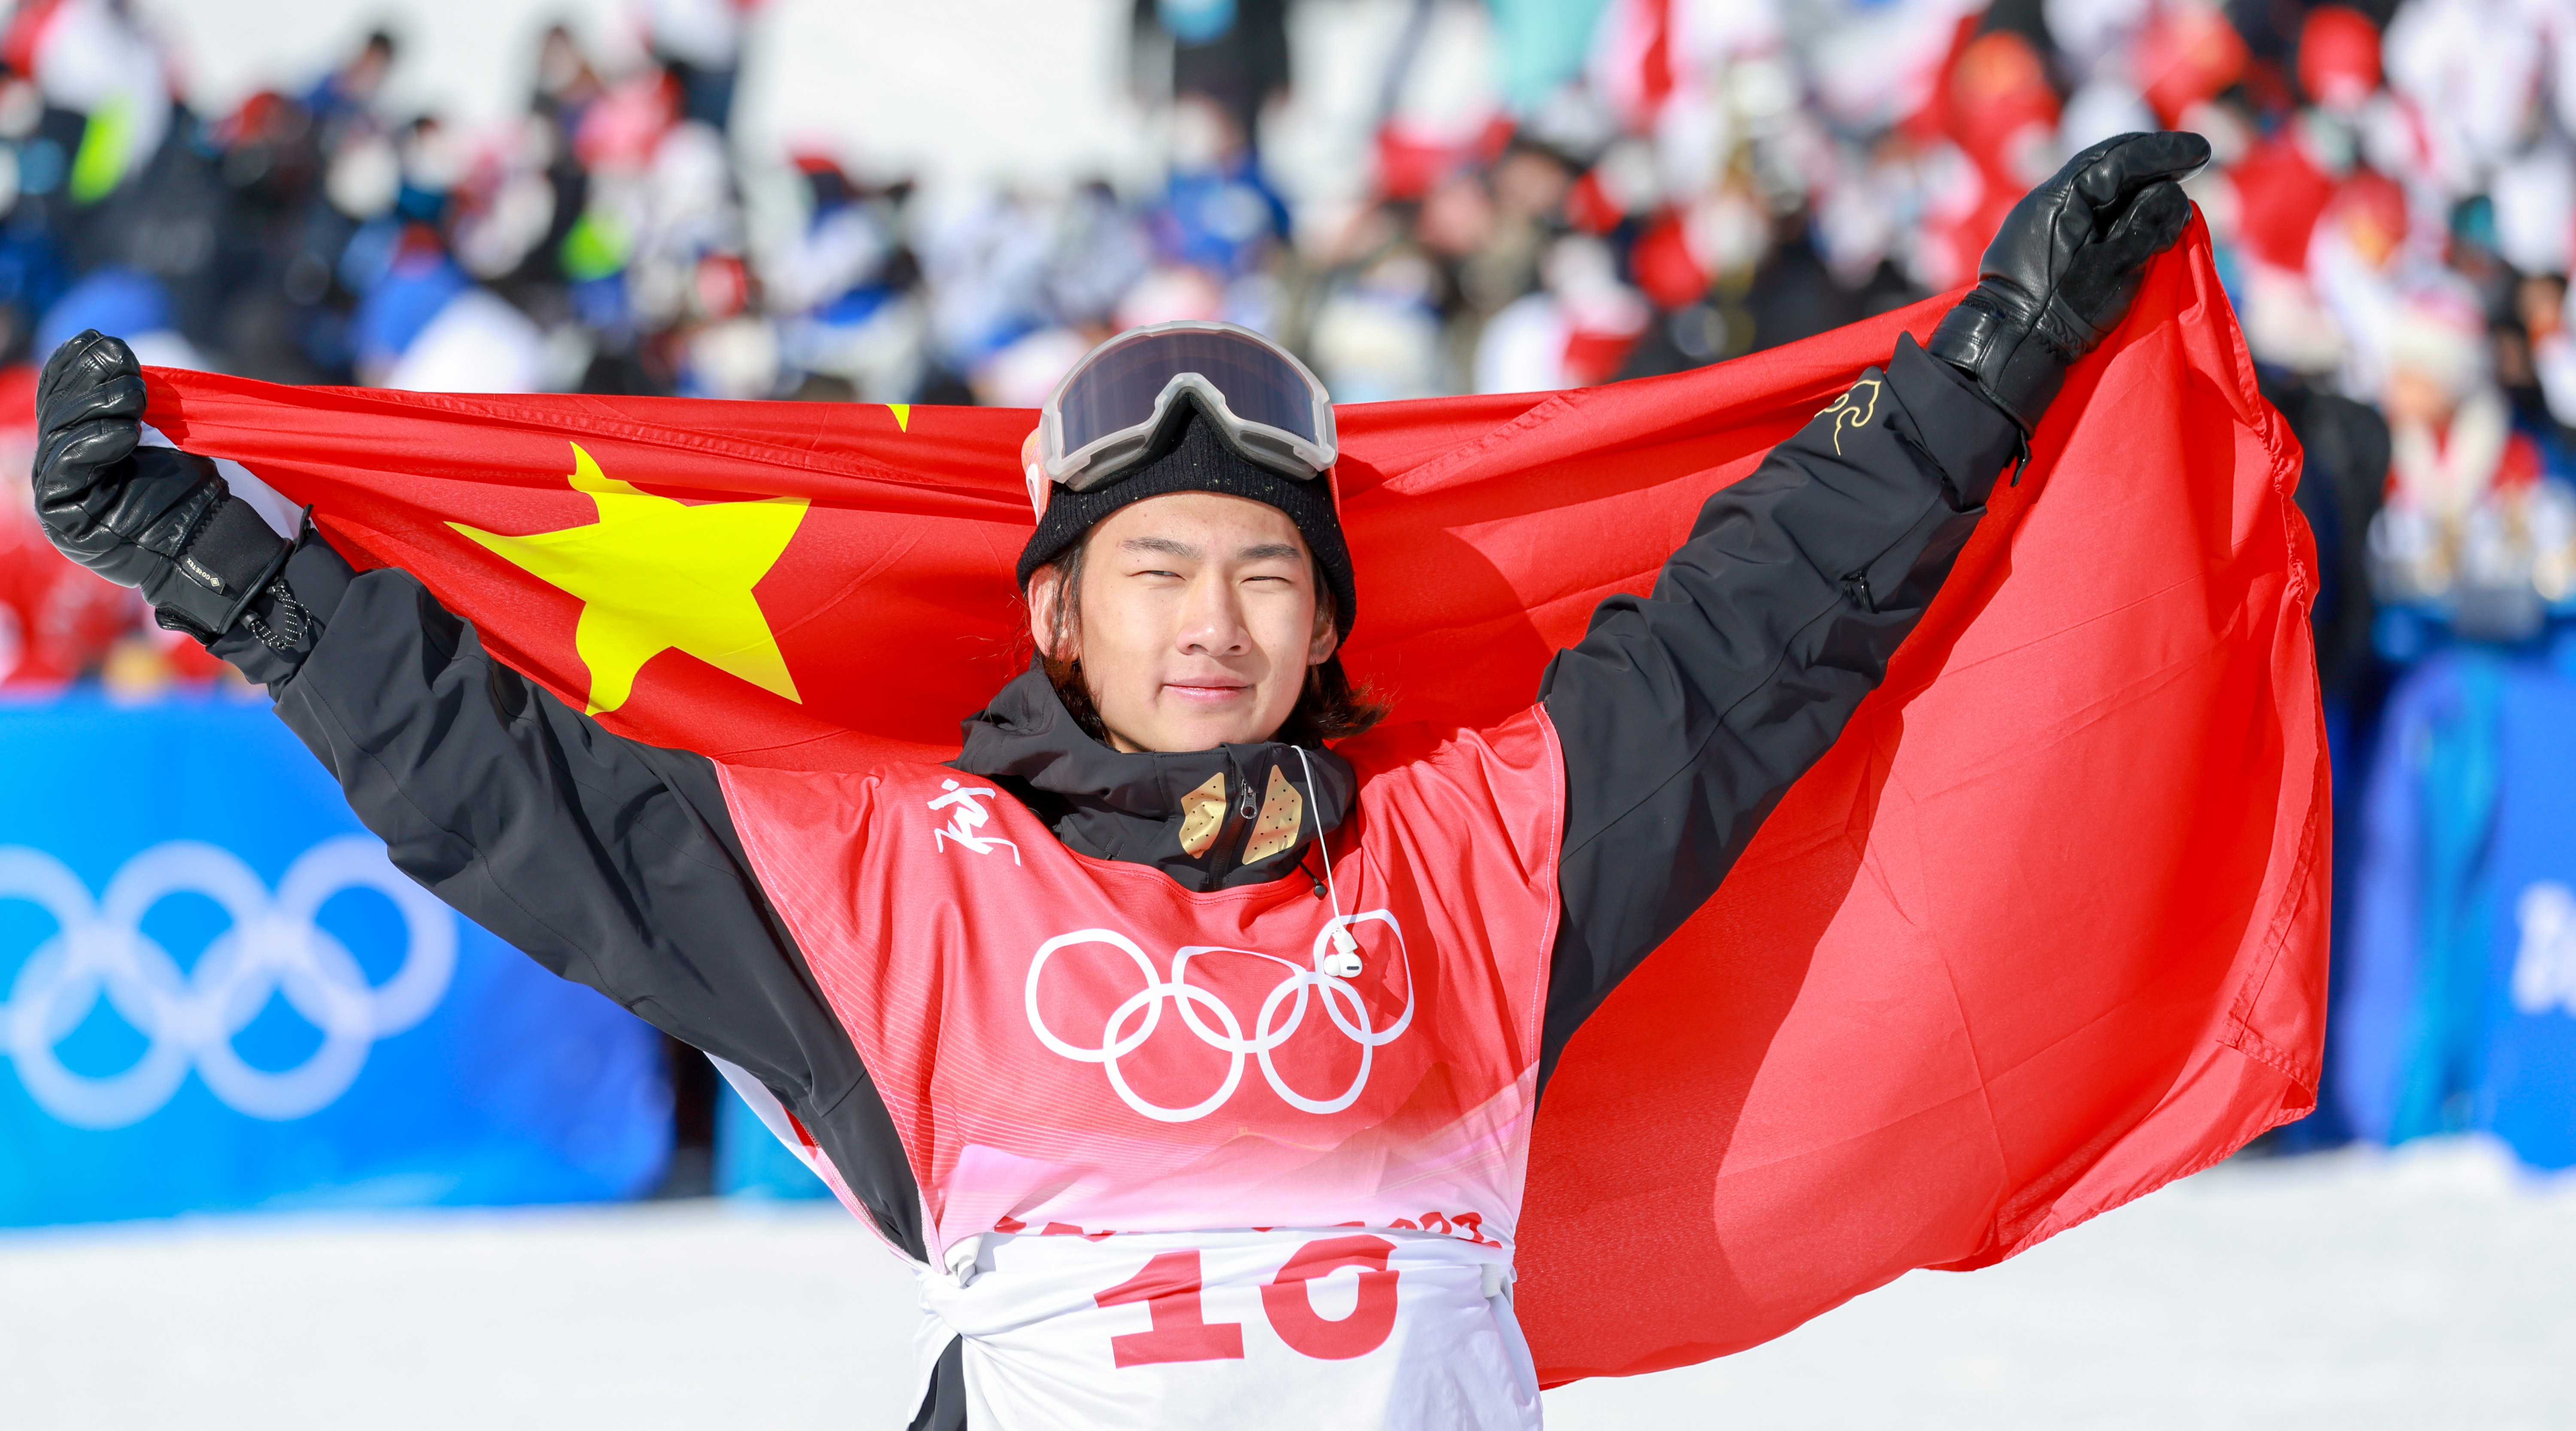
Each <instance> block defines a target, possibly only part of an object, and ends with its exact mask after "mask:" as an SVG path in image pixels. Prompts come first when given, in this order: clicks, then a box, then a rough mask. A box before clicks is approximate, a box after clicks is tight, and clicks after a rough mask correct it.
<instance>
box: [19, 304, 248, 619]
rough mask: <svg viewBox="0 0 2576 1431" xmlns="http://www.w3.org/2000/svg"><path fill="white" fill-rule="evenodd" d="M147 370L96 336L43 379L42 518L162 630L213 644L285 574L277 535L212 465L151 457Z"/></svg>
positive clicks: (56, 538)
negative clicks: (151, 613) (140, 599)
mask: <svg viewBox="0 0 2576 1431" xmlns="http://www.w3.org/2000/svg"><path fill="white" fill-rule="evenodd" d="M143 403H144V395H143V369H142V367H141V366H140V365H139V364H137V363H136V362H135V361H134V350H133V349H131V348H128V347H127V346H125V343H124V340H122V339H119V338H110V337H108V336H106V335H104V334H102V333H100V332H99V331H98V330H96V329H90V330H88V331H86V332H84V333H82V334H80V335H79V336H78V337H75V338H73V339H72V340H71V341H69V342H67V343H65V344H63V345H62V346H61V347H60V348H57V349H55V350H54V355H53V357H51V358H49V359H47V360H46V362H45V370H44V373H43V374H42V375H41V376H40V377H39V378H38V379H37V381H36V426H37V431H38V437H37V442H36V470H35V489H36V517H37V519H38V520H39V521H41V522H43V523H44V526H45V535H46V536H48V537H51V538H52V539H53V543H54V545H55V546H56V547H57V548H59V549H60V550H61V551H62V554H63V555H65V556H67V557H70V558H71V559H72V560H73V561H76V562H79V563H80V564H81V565H82V566H85V567H88V568H89V569H90V570H91V571H94V572H97V573H98V574H99V575H101V576H103V577H106V578H107V579H108V580H110V581H112V582H115V583H117V584H118V585H119V586H134V587H141V588H142V589H143V596H144V599H145V600H147V601H149V602H151V603H152V605H153V608H154V610H155V611H156V612H157V613H158V614H159V616H160V620H161V623H162V624H163V625H164V626H168V627H171V628H173V629H175V630H181V631H186V632H188V633H189V634H191V635H194V636H197V637H199V638H201V639H211V638H213V637H215V636H219V635H221V634H223V633H224V632H225V631H228V630H230V629H231V628H232V625H233V623H234V622H235V621H237V620H239V619H240V618H241V614H242V612H243V611H244V610H245V609H246V608H248V607H249V605H250V603H251V600H252V598H254V597H256V596H257V595H258V594H259V593H260V591H261V589H262V588H264V587H266V586H267V585H268V583H269V582H270V580H271V579H273V578H274V577H275V576H276V575H277V573H278V570H279V569H280V568H282V567H283V566H285V564H286V557H287V554H288V552H290V551H291V550H293V548H292V546H291V545H290V544H289V543H288V542H286V541H285V540H283V539H281V538H280V537H279V536H278V535H277V534H276V533H275V532H273V531H270V530H269V528H268V524H267V523H266V522H264V521H262V520H261V519H260V516H259V514H258V513H257V512H255V511H253V510H251V508H250V506H249V504H247V503H244V502H241V501H238V500H236V499H235V498H234V497H233V495H232V489H231V488H230V487H229V486H228V485H227V484H226V483H225V481H224V479H223V477H222V476H221V475H220V474H218V473H217V472H216V471H215V464H213V463H212V462H209V461H207V460H206V459H205V458H202V457H197V456H193V455H191V454H189V453H185V452H179V451H176V450H174V449H172V448H167V447H143V446H140V445H139V444H140V443H141V440H142V436H143Z"/></svg>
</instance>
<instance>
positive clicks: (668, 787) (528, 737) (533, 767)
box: [37, 333, 922, 1257]
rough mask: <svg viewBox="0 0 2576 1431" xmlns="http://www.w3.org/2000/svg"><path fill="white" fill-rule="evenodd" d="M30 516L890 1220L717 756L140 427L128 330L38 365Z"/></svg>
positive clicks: (494, 906) (874, 1100) (846, 1080)
mask: <svg viewBox="0 0 2576 1431" xmlns="http://www.w3.org/2000/svg"><path fill="white" fill-rule="evenodd" d="M38 406H39V413H38V420H39V424H40V426H41V427H42V429H43V431H44V439H43V441H42V443H41V445H40V447H39V452H38V461H37V495H38V503H39V514H40V516H41V517H42V518H43V519H44V521H45V524H46V527H47V529H48V531H49V533H51V534H52V535H54V537H55V540H56V543H57V545H59V546H62V547H63V548H64V550H65V551H66V553H67V554H69V555H71V556H72V557H73V559H74V560H76V561H82V562H83V563H84V564H85V565H89V566H91V567H92V569H93V570H98V571H100V572H101V574H102V575H106V576H108V577H110V579H112V580H121V581H124V582H125V583H126V584H128V585H141V586H142V587H143V589H144V592H145V594H146V596H147V597H150V598H151V599H152V600H153V601H154V603H155V607H156V609H157V610H158V611H159V612H160V613H161V614H162V617H163V624H165V625H173V626H178V627H181V628H183V629H187V630H189V631H190V632H191V633H192V634H195V635H197V636H198V637H199V638H200V639H203V640H205V641H206V642H207V645H208V649H210V650H212V651H213V652H214V653H215V654H216V655H218V656H221V657H223V658H224V659H225V660H227V661H230V662H232V663H233V664H234V665H235V666H236V667H238V668H239V669H240V670H241V671H242V673H243V674H244V675H246V676H248V677H249V678H250V679H252V680H254V681H257V682H260V683H261V684H263V685H265V686H267V688H268V690H269V694H270V696H271V697H272V698H273V699H274V700H275V701H276V703H277V713H278V715H279V717H280V718H281V719H283V720H284V721H285V722H286V724H287V725H288V726H289V727H290V728H292V729H293V730H294V731H295V733H296V735H297V736H299V737H301V738H302V739H303V741H304V743H305V745H306V746H307V747H309V748H310V749H311V750H312V751H313V753H314V754H315V755H316V756H318V757H320V759H321V761H322V763H323V764H324V765H326V766H328V767H329V768H330V770H331V772H332V774H333V775H335V776H336V777H338V779H339V781H340V785H341V788H342V789H343V790H344V791H345V792H346V793H347V795H348V799H349V804H350V807H351V808H352V809H353V810H355V811H356V812H357V815H358V818H359V819H360V820H361V821H362V822H364V823H365V824H366V826H367V828H368V829H370V830H373V831H374V832H375V833H376V834H377V835H379V836H381V837H383V839H384V841H385V843H386V845H387V847H388V849H389V851H390V853H391V855H392V857H393V861H394V864H395V865H396V866H397V867H398V868H400V869H401V870H402V871H403V872H404V873H405V874H407V875H409V876H411V877H412V878H413V879H415V880H418V881H419V882H420V883H421V884H422V885H424V886H426V887H428V888H429V889H430V890H431V891H432V892H433V893H435V894H437V895H438V896H439V897H440V898H441V899H443V900H445V901H446V902H447V903H448V904H450V905H452V906H454V907H455V908H456V909H457V910H458V911H460V912H462V913H463V914H465V915H466V916H467V917H468V918H470V919H472V920H474V921H475V922H476V923H478V924H480V925H482V926H483V927H484V928H486V929H489V930H491V931H492V932H493V933H494V934H497V935H499V936H500V937H501V938H503V939H506V940H508V941H509V942H511V943H512V944H515V945H517V946H518V947H519V948H521V949H523V950H525V951H527V953H528V954H530V955H531V956H533V957H535V958H536V960H537V961H538V962H539V963H542V964H544V965H545V966H546V967H547V968H549V969H551V970H553V971H554V972H555V973H557V974H560V975H562V976H563V977H565V978H567V979H573V980H577V981H579V982H581V983H584V984H588V985H590V986H591V987H592V988H595V989H598V990H599V991H600V992H602V993H604V994H606V995H607V996H609V997H610V998H612V999H615V1000H616V1001H617V1002H618V1003H620V1004H622V1005H624V1006H625V1007H627V1008H629V1009H631V1010H633V1011H634V1012H635V1013H636V1014H638V1015H640V1016H641V1017H643V1018H644V1019H646V1020H648V1021H649V1022H651V1023H653V1024H654V1025H655V1026H657V1027H659V1028H661V1029H662V1030H664V1031H665V1032H667V1033H670V1034H671V1035H673V1036H674V1037H677V1038H679V1039H681V1040H683V1041H685V1042H687V1043H690V1044H693V1045H695V1046H696V1047H698V1048H702V1049H704V1050H706V1051H707V1052H709V1053H712V1054H715V1055H716V1056H718V1057H720V1058H724V1059H727V1060H729V1061H731V1062H733V1063H736V1064H739V1065H741V1066H742V1067H744V1068H746V1069H748V1070H750V1071H751V1073H752V1074H753V1075H754V1076H756V1077H758V1078H759V1079H760V1080H761V1081H762V1082H763V1083H764V1084H766V1085H767V1086H768V1087H769V1088H770V1089H771V1090H772V1091H773V1092H775V1093H776V1094H778V1095H779V1097H780V1099H781V1101H782V1102H784V1103H785V1104H786V1105H787V1106H788V1108H789V1109H791V1110H793V1111H794V1112H795V1113H796V1114H797V1116H798V1117H799V1118H800V1119H802V1120H803V1121H804V1122H805V1123H806V1125H807V1126H808V1127H809V1128H810V1129H811V1130H812V1131H813V1132H814V1134H815V1136H816V1140H817V1142H818V1143H820V1144H821V1145H822V1146H823V1148H824V1150H825V1151H826V1152H827V1153H828V1154H829V1155H830V1156H831V1157H832V1159H833V1162H834V1164H835V1165H836V1166H837V1167H838V1168H840V1169H841V1171H842V1174H843V1176H844V1177H845V1179H846V1180H847V1181H848V1182H849V1184H850V1187H851V1190H852V1191H853V1192H854V1193H856V1194H857V1195H858V1196H859V1197H860V1199H861V1200H862V1201H864V1202H865V1203H867V1205H868V1206H869V1208H870V1210H871V1211H872V1212H874V1214H875V1216H876V1221H877V1223H878V1225H879V1227H880V1228H881V1229H882V1230H883V1231H884V1232H885V1234H886V1236H887V1238H888V1240H890V1241H892V1242H894V1243H895V1244H896V1245H898V1246H901V1247H904V1248H906V1249H907V1250H909V1251H910V1252H912V1254H913V1255H914V1256H916V1257H917V1256H920V1255H921V1253H922V1240H921V1226H920V1222H921V1215H920V1198H919V1195H918V1194H917V1192H916V1191H915V1189H914V1187H913V1182H912V1177H911V1172H910V1169H909V1165H908V1164H907V1163H906V1162H905V1159H904V1156H903V1153H902V1148H901V1145H900V1143H899V1142H898V1140H897V1139H896V1136H895V1131H894V1126H893V1123H892V1121H891V1120H890V1119H889V1118H888V1117H887V1115H886V1112H885V1105H884V1102H883V1100H882V1099H881V1098H880V1097H879V1096H878V1094H877V1092H876V1089H875V1087H874V1085H873V1084H872V1083H871V1082H870V1081H869V1078H868V1075H867V1071H866V1070H865V1069H864V1068H863V1067H862V1066H861V1065H860V1062H859V1057H858V1053H857V1050H856V1049H855V1048H853V1047H852V1046H851V1043H850V1041H849V1038H848V1036H847V1035H846V1034H844V1033H843V1032H842V1030H841V1028H840V1025H839V1023H838V1021H837V1020H835V1019H834V1018H833V1017H832V1015H831V1013H830V1011H829V1009H828V1008H827V1007H826V1006H825V1004H824V1002H823V999H822V996H821V993H820V991H819V990H818V989H817V988H816V987H815V984H814V981H813V978H812V975H811V974H810V972H809V971H808V970H807V968H806V965H805V962H804V960H803V958H802V957H801V955H800V954H799V953H798V951H797V949H796V947H795V944H794V941H793V940H792V939H791V938H790V937H789V935H788V933H787V931H786V929H785V927H784V926H783V925H782V924H781V923H780V922H779V920H778V916H777V914H776V912H775V911H773V910H772V909H771V908H770V906H769V901H768V900H767V898H766V897H765V896H764V895H763V894H762V892H761V890H760V887H759V885H758V884H757V883H756V882H755V881H754V879H753V877H752V875H751V873H750V866H749V864H748V863H747V862H746V860H745V858H744V855H743V850H742V845H741V841H740V839H739V838H738V837H737V835H736V833H735V830H734V827H733V822H732V819H731V817H730V815H729V814H728V812H727V810H726V807H725V803H724V797H723V793H722V791H721V789H720V788H719V787H718V785H717V782H716V774H715V768H714V766H713V764H712V763H710V762H709V761H708V760H707V759H706V758H705V757H704V756H700V755H695V754H692V753H690V752H687V751H676V750H663V749H659V748H657V747H654V746H649V745H645V744H642V743H640V742H637V741H632V740H628V739H625V738H623V737H621V736H618V735H615V734H612V733H611V732H609V731H608V730H607V729H606V728H604V727H602V726H601V725H600V724H599V723H598V722H597V721H594V720H592V719H590V718H588V717H587V716H584V715H583V714H582V713H580V712H579V711H575V710H573V709H571V708H569V707H567V706H566V705H564V703H563V702H561V701H559V700H557V699H555V698H554V697H553V696H551V695H549V694H547V693H546V692H544V691H542V690H540V689H538V688H537V687H535V686H534V685H532V684H531V683H529V682H528V681H527V680H525V679H524V678H522V677H521V676H520V675H519V674H518V673H517V672H515V671H512V670H511V669H509V668H508V667H507V666H504V665H502V664H501V663H500V662H498V661H496V660H494V659H493V658H492V657H491V655H490V654H489V653H487V652H486V651H485V650H484V649H483V643H482V639H481V638H480V637H479V636H478V635H477V634H476V632H475V630H474V628H473V626H472V625H470V624H469V623H467V622H464V621H462V620H459V619H458V618H457V617H456V616H455V615H453V614H452V613H450V612H449V611H447V610H446V609H445V608H444V607H442V606H441V605H440V604H439V603H438V601H437V599H436V598H435V597H433V596H431V595H430V593H429V591H428V589H427V588H426V587H424V586H422V585H421V583H420V582H419V581H418V580H417V579H416V578H414V577H412V576H411V575H410V574H408V573H406V572H402V571H396V570H382V571H371V572H366V573H364V574H359V573H356V572H353V571H352V570H351V569H350V567H349V565H348V563H347V562H345V561H343V560H342V559H341V558H340V556H339V554H338V553H336V552H334V551H333V550H332V549H331V548H330V547H329V546H328V545H327V544H325V543H324V542H323V541H321V540H320V539H319V538H318V537H317V536H315V535H313V534H312V533H310V532H307V533H306V534H305V535H304V536H303V537H302V539H301V540H299V541H296V542H294V543H291V544H290V543H288V542H286V541H284V540H282V539H280V538H279V537H278V536H276V534H274V533H273V532H271V531H269V530H268V528H267V526H266V525H265V524H264V523H263V522H262V521H261V520H260V519H259V517H258V516H257V515H256V514H255V513H254V512H253V511H252V510H251V508H250V507H249V506H248V505H247V504H246V503H244V502H242V501H241V500H240V499H239V498H236V497H234V496H232V495H231V494H230V492H229V489H228V488H227V486H226V484H225V482H224V479H223V477H222V476H221V475H220V474H219V473H217V472H216V471H215V469H214V465H213V464H212V463H210V462H207V461H206V460H205V459H203V458H200V457H195V456H191V455H189V454H187V453H183V452H176V451H172V450H170V449H168V448H149V447H147V448H138V447H137V446H136V440H137V437H138V423H139V419H140V417H141V415H142V410H143V388H142V383H141V380H140V378H139V376H138V369H137V368H136V367H135V364H134V358H133V355H132V353H131V352H129V351H127V349H126V346H125V345H124V344H123V343H121V342H119V341H117V340H116V339H113V338H103V337H100V336H99V335H97V334H95V333H85V334H83V335H81V336H80V337H78V338H75V339H73V340H72V341H71V342H70V343H67V344H65V345H64V347H63V349H62V350H61V351H60V352H59V353H57V354H56V356H55V357H54V358H53V360H52V361H51V362H49V363H48V364H47V365H46V370H45V374H44V379H43V384H42V393H41V395H40V399H39V405H38Z"/></svg>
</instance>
